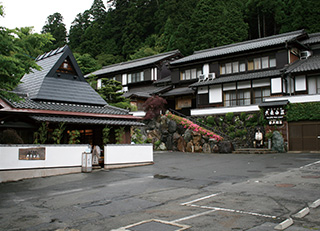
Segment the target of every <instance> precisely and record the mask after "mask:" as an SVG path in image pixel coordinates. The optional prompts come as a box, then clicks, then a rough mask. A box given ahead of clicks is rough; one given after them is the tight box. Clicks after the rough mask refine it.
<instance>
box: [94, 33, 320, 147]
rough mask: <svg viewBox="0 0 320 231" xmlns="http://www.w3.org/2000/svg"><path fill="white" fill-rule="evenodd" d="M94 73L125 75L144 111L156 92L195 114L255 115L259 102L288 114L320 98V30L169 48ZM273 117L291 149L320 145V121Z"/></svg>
mask: <svg viewBox="0 0 320 231" xmlns="http://www.w3.org/2000/svg"><path fill="white" fill-rule="evenodd" d="M93 74H95V75H96V76H97V79H100V78H113V79H116V80H119V81H120V82H121V83H122V85H123V87H124V92H125V96H126V97H129V98H131V100H132V102H136V103H138V104H139V106H138V109H140V110H141V109H142V108H141V105H142V103H143V102H144V101H145V100H146V99H147V98H148V97H151V96H152V95H154V94H157V95H160V96H161V97H163V98H165V99H166V100H167V102H168V105H167V106H168V108H170V109H174V110H176V111H179V112H181V113H183V114H185V115H190V116H193V117H201V116H208V115H223V114H226V113H228V112H233V113H241V112H249V113H254V112H258V111H259V110H260V108H265V109H266V111H267V113H271V114H273V113H274V114H280V115H281V116H282V117H284V116H283V114H285V112H284V111H283V108H284V107H285V105H287V104H289V103H309V102H320V33H315V34H308V33H306V31H304V30H298V31H293V32H289V33H284V34H279V35H274V36H270V37H265V38H260V39H255V40H249V41H244V42H240V43H234V44H230V45H225V46H220V47H215V48H211V49H206V50H201V51H196V52H194V54H192V55H189V56H186V57H182V55H181V54H180V53H179V52H178V51H173V52H167V53H163V54H159V55H156V56H150V57H146V58H142V59H137V60H132V61H129V62H125V63H119V64H115V65H110V66H107V67H104V68H103V69H101V70H98V71H96V72H94V73H93ZM98 87H99V86H98ZM271 117H274V116H273V115H272V116H271ZM269 123H270V126H273V125H276V126H277V127H278V128H279V127H280V128H281V131H282V132H283V136H284V139H285V141H287V142H288V147H289V150H291V151H295V150H298V151H303V150H307V151H310V150H313V151H314V150H320V139H318V137H320V121H297V122H295V123H286V121H285V120H277V119H274V120H271V121H269Z"/></svg>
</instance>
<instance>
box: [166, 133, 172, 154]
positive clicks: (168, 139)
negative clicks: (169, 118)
mask: <svg viewBox="0 0 320 231" xmlns="http://www.w3.org/2000/svg"><path fill="white" fill-rule="evenodd" d="M165 144H166V147H167V150H172V149H173V135H172V134H168V137H167V141H166V143H165Z"/></svg>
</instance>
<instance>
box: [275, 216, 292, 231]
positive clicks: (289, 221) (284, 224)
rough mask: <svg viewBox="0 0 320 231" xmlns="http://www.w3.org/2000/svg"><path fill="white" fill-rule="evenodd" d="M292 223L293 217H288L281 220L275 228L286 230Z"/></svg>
mask: <svg viewBox="0 0 320 231" xmlns="http://www.w3.org/2000/svg"><path fill="white" fill-rule="evenodd" d="M292 224H293V220H292V218H288V219H287V220H285V221H283V222H281V223H280V224H279V225H277V226H275V227H274V229H275V230H285V229H286V228H288V227H289V226H291V225H292Z"/></svg>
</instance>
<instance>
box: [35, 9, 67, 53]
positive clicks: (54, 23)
mask: <svg viewBox="0 0 320 231" xmlns="http://www.w3.org/2000/svg"><path fill="white" fill-rule="evenodd" d="M41 33H42V34H46V33H50V34H51V35H52V36H53V38H54V39H55V41H53V42H52V44H51V45H50V46H48V47H47V50H48V51H49V50H53V49H56V48H58V47H63V46H64V45H65V44H66V43H67V29H66V25H65V24H64V23H63V17H62V15H61V14H60V13H58V12H57V13H54V14H52V15H49V16H48V18H47V21H46V24H45V25H44V26H43V27H42V31H41Z"/></svg>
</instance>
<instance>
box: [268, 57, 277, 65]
mask: <svg viewBox="0 0 320 231" xmlns="http://www.w3.org/2000/svg"><path fill="white" fill-rule="evenodd" d="M269 65H270V67H275V66H276V58H275V57H269Z"/></svg>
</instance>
